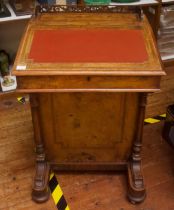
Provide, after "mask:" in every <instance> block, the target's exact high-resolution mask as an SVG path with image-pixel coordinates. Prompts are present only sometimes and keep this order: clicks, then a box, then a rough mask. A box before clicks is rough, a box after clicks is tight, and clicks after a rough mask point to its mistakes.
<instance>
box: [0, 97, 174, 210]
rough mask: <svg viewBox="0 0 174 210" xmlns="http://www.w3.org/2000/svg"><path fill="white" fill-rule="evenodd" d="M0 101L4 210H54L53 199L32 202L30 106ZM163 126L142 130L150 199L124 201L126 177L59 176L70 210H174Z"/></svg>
mask: <svg viewBox="0 0 174 210" xmlns="http://www.w3.org/2000/svg"><path fill="white" fill-rule="evenodd" d="M16 97H17V96H16V95H14V96H13V95H11V96H10V97H8V98H6V97H3V98H0V122H1V124H0V210H55V209H56V207H55V205H54V202H53V200H52V198H51V199H50V200H49V201H48V202H46V203H44V204H36V203H34V202H33V201H32V200H31V187H32V179H33V175H34V161H35V150H34V144H33V129H32V123H31V113H30V107H29V104H26V105H22V104H19V103H18V102H17V100H16ZM162 126H163V122H161V123H157V124H154V125H146V126H145V128H144V137H143V141H144V149H143V171H144V176H145V183H146V188H147V198H146V200H145V201H144V202H143V203H142V204H138V205H132V204H130V203H129V202H128V201H127V199H126V190H127V188H126V182H127V180H126V174H124V173H123V174H122V173H119V174H118V173H108V174H95V173H91V174H88V173H76V174H75V173H73V174H72V173H59V174H57V175H56V176H57V179H58V180H59V183H60V185H61V188H62V190H63V191H64V195H65V198H66V200H67V202H68V204H69V206H70V209H71V210H174V152H173V150H172V149H171V148H170V147H169V146H168V145H167V144H166V142H165V141H164V140H163V139H162V138H161V130H162Z"/></svg>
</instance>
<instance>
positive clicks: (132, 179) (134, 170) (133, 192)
mask: <svg viewBox="0 0 174 210" xmlns="http://www.w3.org/2000/svg"><path fill="white" fill-rule="evenodd" d="M145 198H146V190H145V186H144V179H143V175H142V173H141V165H140V164H139V163H138V164H136V163H130V164H129V165H128V199H129V200H130V202H131V203H132V204H136V203H141V202H142V201H144V199H145Z"/></svg>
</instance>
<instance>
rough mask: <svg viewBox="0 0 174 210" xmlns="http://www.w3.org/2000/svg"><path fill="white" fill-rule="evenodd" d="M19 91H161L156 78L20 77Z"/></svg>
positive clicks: (18, 81)
mask: <svg viewBox="0 0 174 210" xmlns="http://www.w3.org/2000/svg"><path fill="white" fill-rule="evenodd" d="M17 83H18V89H19V90H22V91H24V92H37V91H38V92H41V91H42V92H47V91H50V90H53V91H57V92H59V91H65V90H69V91H71V90H74V91H80V90H82V91H84V90H87V91H97V90H99V91H103V90H104V91H105V90H108V91H109V90H112V91H119V90H121V89H122V90H128V91H133V90H135V91H142V92H143V91H144V92H145V91H151V90H152V91H153V90H156V89H159V83H160V77H156V76H143V77H142V76H141V77H140V76H19V77H18V78H17Z"/></svg>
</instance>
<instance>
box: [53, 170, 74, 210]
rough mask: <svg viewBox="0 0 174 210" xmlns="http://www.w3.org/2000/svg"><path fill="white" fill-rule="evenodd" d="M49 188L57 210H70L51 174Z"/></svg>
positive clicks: (55, 179)
mask: <svg viewBox="0 0 174 210" xmlns="http://www.w3.org/2000/svg"><path fill="white" fill-rule="evenodd" d="M49 187H50V191H51V194H52V197H53V200H54V203H55V205H56V207H57V209H58V210H70V208H69V207H68V204H67V202H66V200H65V197H64V195H63V191H62V190H61V188H60V185H59V183H58V181H57V178H56V176H55V174H54V173H53V172H52V173H51V174H50V180H49Z"/></svg>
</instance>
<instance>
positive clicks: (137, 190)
mask: <svg viewBox="0 0 174 210" xmlns="http://www.w3.org/2000/svg"><path fill="white" fill-rule="evenodd" d="M145 106H146V94H141V96H140V107H139V116H138V121H137V133H136V138H135V141H134V144H133V150H132V155H131V159H130V161H129V164H128V185H129V186H128V198H129V200H130V201H131V202H132V203H139V202H142V201H143V200H144V199H145V197H146V190H145V186H144V178H143V174H142V167H141V148H142V134H143V125H144V114H145Z"/></svg>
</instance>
